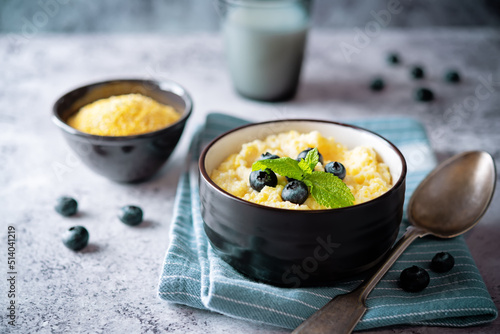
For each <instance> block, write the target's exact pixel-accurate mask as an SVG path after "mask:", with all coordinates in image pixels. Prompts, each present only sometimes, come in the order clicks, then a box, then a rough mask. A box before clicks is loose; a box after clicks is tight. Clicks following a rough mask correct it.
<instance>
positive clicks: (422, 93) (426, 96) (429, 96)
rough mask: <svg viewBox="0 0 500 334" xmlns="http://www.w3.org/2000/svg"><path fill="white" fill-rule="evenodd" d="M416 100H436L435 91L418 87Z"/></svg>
mask: <svg viewBox="0 0 500 334" xmlns="http://www.w3.org/2000/svg"><path fill="white" fill-rule="evenodd" d="M415 100H418V101H424V102H428V101H432V100H434V93H433V92H432V91H431V90H430V89H428V88H423V87H422V88H418V89H417V90H416V91H415Z"/></svg>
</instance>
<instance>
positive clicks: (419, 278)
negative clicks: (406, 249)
mask: <svg viewBox="0 0 500 334" xmlns="http://www.w3.org/2000/svg"><path fill="white" fill-rule="evenodd" d="M429 282H430V277H429V273H428V272H427V271H426V270H425V269H424V268H421V267H418V266H412V267H409V268H406V269H405V270H403V271H402V272H401V275H400V276H399V284H400V286H401V288H402V289H403V290H405V291H407V292H419V291H422V290H423V289H425V288H426V287H427V285H429Z"/></svg>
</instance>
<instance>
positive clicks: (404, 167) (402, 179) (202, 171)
mask: <svg viewBox="0 0 500 334" xmlns="http://www.w3.org/2000/svg"><path fill="white" fill-rule="evenodd" d="M280 122H314V123H328V124H334V125H339V126H344V127H349V128H353V129H355V130H358V131H364V132H368V133H370V134H372V135H375V136H377V137H379V138H381V139H382V140H384V141H385V142H386V143H387V144H388V145H389V146H390V147H391V148H392V150H393V151H394V152H396V154H397V155H398V156H399V158H400V161H401V163H402V166H401V167H402V168H401V175H400V177H399V179H398V180H397V182H395V183H394V184H393V186H392V187H391V189H389V190H388V191H386V192H385V193H383V194H382V195H380V196H378V197H375V198H374V199H371V200H369V201H366V202H363V203H360V204H356V205H351V206H347V207H343V208H335V209H319V210H294V209H286V208H277V207H272V206H267V205H262V204H257V203H254V202H250V201H246V200H244V199H242V198H239V197H238V196H235V195H233V194H231V193H229V192H227V191H225V190H224V189H222V188H221V187H219V186H218V185H217V184H216V183H215V182H214V181H213V180H212V179H211V178H210V176H209V175H208V173H207V171H206V169H205V164H204V162H205V158H206V155H207V153H208V151H209V150H210V148H211V147H212V146H213V145H214V144H215V143H216V142H217V141H219V140H220V139H222V138H223V137H225V136H227V135H229V134H231V133H233V132H236V131H239V130H241V129H244V128H247V127H252V126H259V125H264V124H270V123H280ZM198 169H199V171H200V174H201V175H202V177H203V179H204V180H205V181H206V182H207V183H208V184H209V185H210V186H212V187H213V188H214V189H215V190H216V191H218V192H219V193H221V194H222V195H224V196H225V197H228V198H230V199H232V200H236V201H237V202H239V203H242V204H244V205H250V206H252V207H256V208H259V209H261V210H270V211H275V212H290V213H291V212H293V213H294V214H320V213H322V214H324V213H327V212H345V211H349V210H357V209H359V208H362V207H365V206H368V205H372V204H373V203H374V202H375V201H380V200H383V199H384V198H386V197H389V196H390V195H391V194H392V193H393V192H395V191H396V190H397V189H399V187H400V186H401V185H402V184H403V183H405V180H406V174H407V165H406V159H405V157H404V156H403V153H401V151H400V150H399V149H398V148H397V147H396V145H394V144H393V143H392V142H391V141H389V140H388V139H386V138H385V137H383V136H381V135H379V134H378V133H376V132H374V131H371V130H368V129H365V128H362V127H359V126H356V125H352V124H347V123H341V122H335V121H329V120H320V119H309V118H290V119H280V120H272V121H264V122H256V123H249V124H245V125H242V126H238V127H236V128H234V129H231V130H228V131H226V132H224V133H223V134H221V135H219V136H217V137H216V138H214V139H213V140H212V141H210V143H209V144H208V145H207V146H206V147H205V148H204V149H203V151H202V153H201V155H200V158H199V159H198Z"/></svg>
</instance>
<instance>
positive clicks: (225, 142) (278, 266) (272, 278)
mask: <svg viewBox="0 0 500 334" xmlns="http://www.w3.org/2000/svg"><path fill="white" fill-rule="evenodd" d="M288 130H297V131H299V132H310V131H313V130H317V131H319V132H320V133H321V134H322V135H323V136H326V137H330V136H332V137H334V138H335V139H336V140H337V141H338V142H340V143H342V144H344V145H345V146H346V147H347V148H348V149H352V148H354V147H355V146H359V145H364V146H371V147H373V148H374V150H375V151H376V152H377V154H378V156H379V157H380V158H381V159H382V160H383V161H384V162H385V163H386V164H387V165H388V166H389V169H390V173H391V176H392V179H393V186H392V188H391V189H390V190H389V191H387V192H386V193H384V194H383V195H381V196H379V197H377V198H375V199H373V200H371V201H368V202H365V203H362V204H358V205H354V206H351V207H345V208H340V209H329V210H312V211H302V210H288V209H280V208H272V207H267V206H263V205H259V204H255V203H251V202H248V201H245V200H243V199H240V198H238V197H236V196H233V195H231V194H229V193H228V192H226V191H224V190H223V189H221V188H220V187H219V186H217V185H216V184H215V183H214V182H213V181H212V180H211V179H210V174H211V172H212V170H213V169H215V168H217V166H218V165H219V164H220V163H221V162H222V161H223V160H224V159H225V158H226V157H227V156H228V155H229V154H231V153H234V152H238V151H239V150H240V148H241V145H242V144H243V143H247V142H249V141H252V140H254V139H263V138H265V137H267V136H268V135H271V134H275V133H279V132H283V131H288ZM199 169H200V184H199V189H200V200H201V213H202V217H203V220H204V229H205V232H206V234H207V236H208V239H209V241H210V243H211V245H212V247H213V249H214V250H215V252H216V253H217V254H218V255H219V256H220V257H221V258H222V259H223V260H224V261H226V262H228V263H229V264H230V265H232V266H233V267H234V268H235V269H236V270H238V271H240V272H241V273H243V274H245V275H247V276H249V277H251V278H253V279H256V280H258V281H262V282H266V283H271V284H274V285H278V286H285V287H298V286H327V285H332V284H334V283H335V281H338V280H341V279H344V278H349V277H353V276H355V275H358V274H362V273H363V272H365V271H367V270H368V269H370V268H372V267H374V266H375V265H376V264H377V263H379V262H380V261H381V260H382V259H383V258H384V255H385V254H386V252H387V251H388V250H389V249H390V247H391V246H392V244H393V243H394V241H395V239H396V238H397V235H398V231H399V225H400V223H401V219H402V215H403V202H404V193H405V182H406V162H405V159H404V157H403V155H402V154H401V152H400V151H399V150H398V149H397V148H396V147H395V146H394V145H393V144H392V143H390V142H389V141H387V140H386V139H384V138H383V137H381V136H379V135H377V134H375V133H373V132H370V131H368V130H365V129H362V128H358V127H354V126H350V125H346V124H341V123H335V122H329V121H320V120H280V121H271V122H264V123H256V124H250V125H246V126H243V127H240V128H237V129H234V130H231V131H229V132H226V133H225V134H223V135H221V136H219V137H217V138H216V139H214V140H213V141H212V142H211V143H210V144H209V145H208V146H207V147H206V148H205V149H204V151H203V152H202V154H201V156H200V159H199Z"/></svg>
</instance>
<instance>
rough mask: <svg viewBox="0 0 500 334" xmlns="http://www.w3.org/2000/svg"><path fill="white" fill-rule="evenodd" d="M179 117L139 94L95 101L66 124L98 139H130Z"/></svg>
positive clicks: (161, 126) (173, 121)
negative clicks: (117, 137)
mask: <svg viewBox="0 0 500 334" xmlns="http://www.w3.org/2000/svg"><path fill="white" fill-rule="evenodd" d="M179 118H180V114H179V113H178V112H177V111H175V109H174V108H173V107H171V106H168V105H164V104H161V103H159V102H156V101H155V100H153V99H152V98H150V97H147V96H144V95H141V94H126V95H118V96H111V97H109V98H106V99H101V100H97V101H95V102H92V103H90V104H88V105H86V106H84V107H82V108H81V109H80V110H79V111H78V112H76V113H75V114H74V115H72V116H71V117H70V118H69V119H68V122H67V123H68V125H69V126H71V127H73V128H75V129H77V130H79V131H82V132H85V133H89V134H93V135H98V136H132V135H139V134H143V133H148V132H154V131H157V130H160V129H163V128H165V127H167V126H169V125H170V124H172V123H175V122H176V121H177V120H178V119H179Z"/></svg>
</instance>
